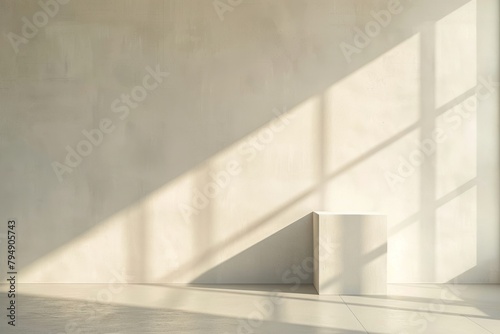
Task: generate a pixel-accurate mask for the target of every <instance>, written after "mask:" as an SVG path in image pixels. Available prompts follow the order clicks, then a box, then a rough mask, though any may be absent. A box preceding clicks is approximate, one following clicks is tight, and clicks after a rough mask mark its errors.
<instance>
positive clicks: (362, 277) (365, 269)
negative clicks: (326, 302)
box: [313, 212, 387, 294]
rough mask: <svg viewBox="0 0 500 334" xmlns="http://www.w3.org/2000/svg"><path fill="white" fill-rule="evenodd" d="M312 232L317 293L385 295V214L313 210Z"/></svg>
mask: <svg viewBox="0 0 500 334" xmlns="http://www.w3.org/2000/svg"><path fill="white" fill-rule="evenodd" d="M313 233H314V275H315V276H314V286H315V287H316V290H317V291H318V293H319V294H386V291H387V290H386V284H387V258H386V254H387V218H386V216H385V215H383V214H378V213H374V214H371V213H370V214H365V213H362V214H358V213H352V214H344V213H340V214H337V213H332V212H326V213H323V212H314V213H313Z"/></svg>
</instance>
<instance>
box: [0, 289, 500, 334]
mask: <svg viewBox="0 0 500 334" xmlns="http://www.w3.org/2000/svg"><path fill="white" fill-rule="evenodd" d="M17 290H18V294H17V296H16V305H17V320H16V327H15V328H12V327H11V326H8V325H7V321H6V317H5V315H3V316H2V323H1V324H0V333H23V334H24V333H27V334H29V333H51V334H60V333H68V334H69V333H75V334H76V333H204V334H210V333H214V334H225V333H228V334H229V333H234V334H240V333H241V334H242V333H283V334H288V333H290V334H294V333H321V334H323V333H346V334H350V333H467V334H474V333H500V302H499V301H500V285H436V284H412V285H409V284H406V285H395V284H393V285H389V286H388V291H389V295H388V296H344V295H342V296H318V295H317V294H316V292H315V290H314V287H312V286H310V285H303V286H301V287H299V288H297V289H294V287H293V286H287V285H253V286H252V285H244V286H243V285H138V284H101V285H100V284H20V285H18V288H17ZM1 298H2V305H1V307H2V309H3V310H5V309H6V307H7V300H8V299H7V295H6V286H5V285H2V289H1ZM2 313H5V312H2Z"/></svg>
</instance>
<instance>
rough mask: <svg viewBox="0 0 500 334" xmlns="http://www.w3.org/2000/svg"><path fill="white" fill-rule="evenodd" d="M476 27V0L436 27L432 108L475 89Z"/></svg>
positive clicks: (437, 23) (447, 16) (440, 21)
mask: <svg viewBox="0 0 500 334" xmlns="http://www.w3.org/2000/svg"><path fill="white" fill-rule="evenodd" d="M476 27H477V22H476V0H472V1H469V2H468V3H466V4H465V5H463V6H462V7H460V8H458V9H457V10H455V11H453V12H452V13H450V14H448V15H446V16H445V17H444V18H442V19H440V20H438V21H437V22H436V23H435V29H436V43H435V45H436V52H435V69H436V99H435V108H439V107H441V106H442V105H444V104H446V103H447V102H448V101H450V100H453V99H454V98H455V97H457V96H459V95H460V94H462V93H464V92H466V91H467V90H469V89H470V88H473V87H475V86H476V83H477V82H476V75H477V47H476V44H477V43H476V41H477V37H476V35H477V31H476ZM464 65H466V66H464Z"/></svg>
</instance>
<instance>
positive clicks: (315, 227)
mask: <svg viewBox="0 0 500 334" xmlns="http://www.w3.org/2000/svg"><path fill="white" fill-rule="evenodd" d="M319 235H320V234H319V215H318V214H317V213H315V212H313V247H314V249H313V256H314V279H313V285H314V287H315V288H316V291H318V293H320V286H319V277H320V274H319V256H320V253H319V252H320V244H319Z"/></svg>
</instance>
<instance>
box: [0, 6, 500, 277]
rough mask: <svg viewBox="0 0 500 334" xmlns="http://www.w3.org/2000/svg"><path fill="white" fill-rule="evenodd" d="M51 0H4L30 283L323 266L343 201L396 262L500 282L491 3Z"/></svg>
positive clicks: (8, 151)
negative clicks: (380, 231)
mask: <svg viewBox="0 0 500 334" xmlns="http://www.w3.org/2000/svg"><path fill="white" fill-rule="evenodd" d="M54 1H55V0H54ZM54 1H49V0H42V2H41V3H43V4H49V3H50V4H51V5H48V7H45V9H43V7H44V6H42V5H41V4H40V3H39V2H37V1H14V0H1V1H0V30H1V32H2V38H1V39H0V101H1V103H0V120H1V122H0V157H1V158H0V175H1V180H2V186H1V188H0V189H1V190H0V191H1V193H0V196H1V197H0V212H1V213H2V218H1V219H3V220H4V221H6V220H7V219H8V218H16V219H17V220H18V255H19V265H20V276H19V279H20V281H22V282H107V281H109V280H111V279H116V277H118V276H120V277H121V276H123V275H125V277H126V279H127V280H128V281H130V282H155V283H166V282H220V283H222V282H226V283H228V282H229V283H245V282H246V283H248V282H254V283H291V282H294V281H295V280H296V279H297V278H299V279H300V281H302V282H312V277H310V275H302V274H301V273H298V272H297V270H296V269H297V268H296V266H297V265H300V263H301V261H303V259H304V258H306V257H308V256H312V224H311V215H310V212H311V211H313V210H333V211H342V212H345V211H356V212H364V211H378V212H383V213H386V214H387V215H388V222H389V226H388V237H389V241H388V268H389V269H388V279H389V281H390V282H445V281H450V280H454V279H458V280H459V281H462V282H497V283H498V282H500V271H499V270H500V269H499V263H500V258H499V257H500V249H499V238H500V229H499V225H500V224H499V213H498V201H499V194H498V185H499V183H498V171H499V169H498V167H499V161H498V152H499V147H498V144H499V138H498V95H499V94H498V86H497V85H496V86H495V84H491V83H490V84H485V82H498V60H499V58H498V40H499V38H498V37H499V34H498V15H497V14H498V9H499V8H498V3H497V2H496V1H493V0H475V1H467V0H453V1H452V0H446V1H430V0H419V1H403V0H402V1H401V2H400V3H398V2H395V1H365V0H358V1H351V0H342V1H340V0H331V1H305V0H301V1H298V0H287V1H285V0H278V1H250V0H247V1H238V0H232V1H229V0H220V1H211V0H207V1H201V0H200V1H192V0H179V1H166V0H165V1H161V0H157V1H156V0H147V1H132V0H113V1H107V0H95V1H89V0H71V1H68V0H60V2H58V3H56V2H54ZM44 10H45V12H49V13H50V14H51V15H47V14H44V13H45V12H44ZM45 19H46V20H45ZM37 25H38V26H37ZM363 31H365V33H363ZM88 137H90V139H88ZM419 147H421V149H422V150H423V151H425V153H419V151H418V148H419ZM70 151H71V152H73V151H75V152H77V153H68V152H70ZM78 152H80V153H78ZM76 154H78V155H79V157H77V156H76ZM207 194H208V195H207ZM0 233H5V231H0ZM4 237H5V236H4V235H3V238H4ZM0 246H1V247H4V246H5V238H4V239H2V245H0ZM369 258H370V257H369V256H367V259H369ZM0 261H3V262H1V263H0V264H2V267H4V262H5V259H4V258H3V257H2V259H0ZM301 275H302V276H301Z"/></svg>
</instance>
